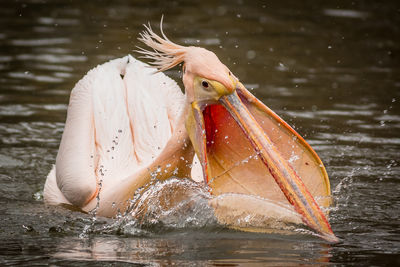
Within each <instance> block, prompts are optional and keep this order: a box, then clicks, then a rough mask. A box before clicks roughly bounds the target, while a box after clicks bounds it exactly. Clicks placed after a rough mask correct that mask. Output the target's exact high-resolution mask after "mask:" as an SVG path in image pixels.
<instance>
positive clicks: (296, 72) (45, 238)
mask: <svg viewBox="0 0 400 267" xmlns="http://www.w3.org/2000/svg"><path fill="white" fill-rule="evenodd" d="M216 2H217V1H208V0H202V1H122V0H121V1H75V0H72V1H67V0H53V1H45V0H31V1H11V0H1V1H0V214H1V215H0V216H1V221H0V240H2V241H1V242H0V265H3V266H6V265H29V266H33V265H43V264H53V265H55V266H57V265H63V266H65V265H67V266H79V265H81V266H95V265H101V266H108V265H110V266H113V265H122V264H124V263H126V264H127V263H134V264H137V265H150V266H153V265H154V266H159V265H166V266H169V265H173V264H175V265H179V266H182V265H183V266H193V265H199V266H203V265H211V266H236V265H244V266H246V265H251V266H253V265H256V266H257V265H259V266H264V265H282V266H286V265H291V266H293V265H309V264H317V265H327V264H329V263H333V264H336V265H342V264H345V265H363V266H368V265H391V266H393V265H396V264H397V265H399V264H400V257H399V252H400V194H399V189H400V165H399V164H400V161H399V156H400V105H399V102H400V5H399V4H398V1H385V3H384V4H383V3H381V1H357V2H354V3H352V2H350V1H325V2H321V1H310V0H307V1H287V2H285V3H284V2H282V1H275V2H271V1H219V2H218V3H216ZM162 14H164V16H165V17H164V31H165V32H166V33H167V35H168V36H169V38H170V39H171V40H173V41H175V42H177V43H181V44H186V45H199V46H203V47H205V48H207V49H210V50H212V51H214V52H215V53H216V54H217V55H218V56H219V58H220V59H221V61H222V62H224V63H225V64H226V65H227V66H228V67H229V68H230V69H231V70H232V72H233V73H234V74H235V75H236V76H238V77H239V78H240V80H241V81H242V82H244V83H245V85H246V86H247V87H248V88H252V89H253V90H252V92H253V93H254V94H255V95H256V96H257V97H258V98H260V99H261V100H262V101H263V102H264V103H266V104H267V105H268V106H269V107H271V108H272V109H273V110H274V111H275V112H276V113H278V114H279V115H280V116H281V117H283V118H284V119H285V120H286V121H287V122H288V123H289V124H291V125H293V126H294V127H295V128H296V130H297V131H298V132H299V133H300V134H302V135H303V136H304V137H305V139H306V140H307V141H308V142H309V143H310V144H311V145H312V146H313V147H314V149H315V150H316V151H317V153H318V154H319V155H320V157H321V159H322V160H323V162H324V163H325V165H326V168H327V171H328V173H329V175H330V179H331V186H332V192H333V196H334V205H333V207H332V209H331V212H330V222H331V224H332V228H333V230H334V232H335V234H336V235H337V236H338V237H339V238H340V239H341V242H340V243H338V244H328V243H326V242H325V241H323V240H320V239H318V238H315V237H312V236H309V235H304V234H302V235H301V234H296V235H280V234H254V233H243V232H236V231H232V230H228V229H224V228H223V227H220V226H218V225H216V224H215V223H214V222H213V221H212V219H210V218H209V217H208V215H209V214H208V212H207V210H203V211H201V210H200V211H199V213H198V214H197V215H195V219H194V223H193V221H192V223H188V220H187V219H188V218H187V217H186V218H181V219H182V221H180V220H179V219H180V218H176V217H175V218H172V222H171V221H170V222H162V221H159V222H158V223H155V224H153V225H149V226H147V227H142V228H137V227H136V226H135V225H132V224H131V223H130V222H129V220H127V218H120V219H105V218H97V219H96V220H95V219H94V218H93V217H92V216H91V215H86V214H82V213H79V212H73V211H70V210H67V209H64V208H62V207H46V206H45V205H44V204H43V197H42V189H43V185H44V182H45V179H46V175H47V173H48V172H49V170H50V169H51V166H52V164H54V162H55V156H56V153H57V149H58V145H59V142H60V139H61V134H62V132H63V127H64V121H65V117H66V111H67V104H68V99H69V93H70V90H71V89H72V88H73V86H74V84H75V83H76V82H77V81H78V80H79V79H80V78H81V77H82V76H83V75H84V74H85V73H86V72H87V71H88V70H89V69H91V68H93V67H94V66H96V65H97V64H101V63H103V62H105V61H107V60H109V59H113V58H117V57H121V56H124V55H126V54H133V56H135V55H136V54H135V52H134V51H133V50H134V49H135V46H136V45H138V41H137V37H138V33H139V32H140V31H141V30H143V26H142V24H143V23H147V22H151V23H152V25H153V26H154V28H155V29H158V27H157V25H158V22H159V20H160V18H161V15H162ZM167 74H168V75H169V76H171V77H172V78H174V79H175V80H179V79H180V73H179V71H178V69H174V70H172V71H168V72H167ZM199 207H200V205H199V206H198V208H199ZM189 215H190V214H189ZM189 215H188V216H189ZM191 215H193V214H191ZM191 215H190V216H191ZM175 216H178V215H175ZM196 216H197V217H196ZM178 217H179V216H178ZM170 219H171V218H170Z"/></svg>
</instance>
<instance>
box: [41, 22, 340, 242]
mask: <svg viewBox="0 0 400 267" xmlns="http://www.w3.org/2000/svg"><path fill="white" fill-rule="evenodd" d="M161 33H162V37H161V36H159V35H157V34H155V33H154V32H153V31H152V29H151V28H150V27H146V30H145V31H144V32H143V33H142V34H141V38H140V40H141V41H142V42H143V43H145V44H146V45H148V46H149V47H150V48H152V51H147V50H145V49H141V50H140V52H141V53H142V54H144V56H145V57H147V58H149V59H151V60H153V62H152V64H153V65H154V67H156V68H157V70H158V71H157V72H156V73H155V72H154V69H151V68H149V66H148V65H146V64H144V63H142V62H140V61H138V60H136V59H134V58H133V57H131V56H126V57H124V58H121V59H115V60H112V61H110V62H108V63H105V64H103V65H100V66H97V67H96V68H94V69H93V70H91V71H89V72H88V73H87V75H86V76H85V77H84V78H83V79H81V80H80V81H79V82H78V83H77V84H76V86H75V88H74V89H73V90H72V92H71V98H70V103H69V106H68V114H67V120H66V124H65V129H64V133H63V136H62V140H61V144H60V148H59V151H58V154H57V159H56V164H55V166H54V167H53V169H52V170H51V172H50V174H49V175H48V177H47V180H46V184H45V188H44V199H45V202H46V203H48V204H54V205H57V204H62V203H65V204H70V205H73V206H76V207H79V208H80V209H82V210H84V211H90V210H92V209H94V208H95V207H96V204H98V205H99V206H98V210H97V214H98V215H101V216H108V217H112V216H114V215H116V213H117V211H118V210H119V211H121V212H123V211H124V210H126V208H127V207H128V206H129V204H130V203H129V200H131V199H132V198H133V196H134V193H135V191H136V190H137V189H138V188H140V187H142V186H145V185H147V184H149V182H150V181H151V178H152V177H154V176H156V177H157V179H167V178H169V177H171V176H173V175H175V176H177V177H192V178H193V179H196V177H202V179H204V182H205V184H207V185H208V186H209V188H210V192H211V193H212V194H213V195H215V196H218V197H216V198H215V199H213V200H212V201H211V206H213V207H214V209H215V214H216V216H217V218H218V219H219V221H220V222H222V223H226V224H228V225H229V223H230V221H232V217H235V215H234V213H235V212H243V211H245V212H248V213H249V214H253V215H255V216H258V215H260V214H261V215H262V214H263V213H265V212H270V211H268V209H270V207H269V208H268V207H266V206H265V205H263V204H262V199H269V200H273V201H275V202H276V203H278V206H277V207H278V208H277V209H275V210H274V211H275V213H277V214H279V213H280V212H279V205H280V204H282V205H286V204H289V203H290V204H291V205H292V206H293V208H294V210H295V211H296V212H297V213H296V214H297V215H298V217H299V218H300V220H301V221H302V222H303V223H304V224H306V225H308V226H309V227H310V228H312V229H314V230H315V231H316V232H317V233H318V234H319V235H320V236H321V237H323V238H324V239H326V240H329V241H337V238H336V237H335V235H334V234H333V232H332V230H331V227H330V225H329V222H328V220H327V219H326V216H325V214H324V213H323V212H322V211H321V209H320V207H319V205H318V204H317V202H316V201H315V199H314V198H315V197H318V198H319V199H320V203H319V204H320V205H322V206H323V207H327V206H328V205H329V196H330V186H329V179H328V176H327V173H326V171H325V168H324V166H323V164H322V162H321V160H320V159H319V157H318V156H317V154H316V153H315V152H314V150H313V149H312V148H311V147H310V146H309V145H308V144H307V143H306V142H305V141H304V139H303V138H302V137H301V136H299V134H298V133H296V132H295V131H294V130H293V129H292V128H291V127H290V126H289V125H288V124H287V123H285V122H284V121H283V120H282V119H281V118H280V117H279V116H277V115H276V114H275V113H274V112H273V111H271V110H270V109H269V108H268V107H266V106H265V105H264V104H263V103H262V102H260V101H259V100H258V99H257V98H255V97H254V96H253V95H252V94H251V93H250V92H249V91H248V90H247V89H246V88H245V87H244V86H243V84H242V83H241V82H240V81H239V80H238V78H236V77H235V76H234V75H233V74H232V73H231V71H230V70H229V69H228V68H227V67H226V66H225V65H224V64H223V63H221V62H220V60H219V59H218V58H217V56H216V55H215V54H214V53H213V52H210V51H208V50H206V49H204V48H200V47H193V46H191V47H185V46H181V45H177V44H175V43H173V42H171V41H170V40H169V39H168V38H167V37H166V36H165V35H164V33H163V32H162V28H161ZM180 63H183V84H184V87H185V94H184V95H183V94H182V93H181V90H180V88H179V87H178V86H177V84H176V83H175V82H174V81H173V80H171V79H170V78H168V77H167V76H165V75H164V74H163V73H162V71H165V70H168V69H170V68H172V67H174V66H176V65H178V64H180ZM192 162H198V163H200V164H197V166H201V167H199V168H193V169H191V163H192ZM98 195H99V197H97V196H98ZM220 196H225V197H224V198H219V197H220ZM98 201H99V203H97V202H98ZM283 216H286V215H283ZM232 226H233V227H236V228H241V229H244V230H249V231H262V229H257V227H255V228H254V227H253V228H251V227H248V229H246V228H247V227H246V226H243V225H232Z"/></svg>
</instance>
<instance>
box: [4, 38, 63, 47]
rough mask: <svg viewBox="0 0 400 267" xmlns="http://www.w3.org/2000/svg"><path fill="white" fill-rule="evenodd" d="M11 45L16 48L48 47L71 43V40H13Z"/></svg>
mask: <svg viewBox="0 0 400 267" xmlns="http://www.w3.org/2000/svg"><path fill="white" fill-rule="evenodd" d="M10 43H11V44H12V45H15V46H46V45H57V44H68V43H71V40H70V39H69V38H45V39H19V40H11V41H10Z"/></svg>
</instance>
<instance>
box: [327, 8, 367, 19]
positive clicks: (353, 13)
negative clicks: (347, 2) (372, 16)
mask: <svg viewBox="0 0 400 267" xmlns="http://www.w3.org/2000/svg"><path fill="white" fill-rule="evenodd" d="M323 13H324V14H325V15H327V16H331V17H341V18H353V19H364V18H366V17H368V16H369V14H368V13H367V12H362V11H357V10H351V9H324V10H323Z"/></svg>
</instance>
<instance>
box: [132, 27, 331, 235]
mask: <svg viewBox="0 0 400 267" xmlns="http://www.w3.org/2000/svg"><path fill="white" fill-rule="evenodd" d="M145 27H146V30H145V31H144V32H143V33H142V34H141V37H140V38H139V40H141V41H142V42H144V43H145V44H146V45H147V46H149V47H150V48H152V49H153V51H148V50H145V49H142V48H140V50H139V52H141V53H142V54H143V55H144V57H145V58H148V59H151V60H152V62H151V64H153V65H154V66H155V67H156V68H157V71H165V70H167V69H170V68H172V67H174V66H176V65H178V64H180V63H183V77H182V78H183V83H184V86H185V94H186V112H187V117H186V122H185V125H186V130H187V132H188V135H189V137H190V140H191V143H192V145H193V147H194V150H195V152H196V155H197V157H198V158H199V160H200V162H201V166H202V170H203V177H204V181H205V183H206V184H208V185H209V186H210V191H211V193H212V194H214V195H221V194H223V193H238V194H247V195H254V196H258V197H263V198H269V199H273V200H277V201H279V202H286V203H287V202H288V203H290V204H291V205H292V206H293V207H294V209H295V211H296V212H297V213H299V214H300V215H301V217H302V220H303V222H304V223H305V224H306V225H308V226H309V227H310V228H312V229H314V230H315V231H316V232H317V233H318V234H319V235H320V236H322V237H323V238H325V239H326V240H329V241H337V238H336V237H335V235H334V234H333V232H332V230H331V227H330V225H329V222H328V220H327V218H326V216H325V214H324V212H322V210H321V208H320V205H321V206H325V207H326V206H327V205H329V203H328V202H329V201H328V200H326V199H325V200H322V201H321V202H320V203H319V204H317V202H316V201H315V199H314V197H313V196H320V197H322V199H324V197H329V195H330V188H329V180H328V176H327V174H326V171H325V168H324V167H323V165H322V162H321V160H320V159H319V157H318V156H317V154H316V153H315V152H314V150H312V148H311V147H310V146H309V145H308V144H307V143H306V142H305V141H304V139H303V138H301V136H299V135H298V134H297V133H296V132H295V131H294V130H293V129H292V128H291V127H290V126H289V125H287V124H286V123H285V122H284V121H283V120H282V119H281V118H279V117H278V116H277V115H276V114H275V113H274V112H272V111H271V110H270V109H269V108H268V107H266V106H265V105H264V104H263V103H261V102H260V101H259V100H258V99H257V98H255V97H254V96H253V95H252V94H251V93H250V92H249V91H248V90H247V89H246V88H245V87H244V86H243V84H242V83H241V82H240V81H239V80H238V78H236V77H235V76H234V75H233V73H232V72H231V71H230V70H229V69H228V68H227V67H226V66H225V65H224V64H223V63H222V62H221V61H220V60H219V59H218V57H217V56H216V55H215V54H214V53H213V52H211V51H208V50H206V49H204V48H200V47H193V46H190V47H185V46H181V45H177V44H175V43H173V42H171V41H170V40H169V39H168V38H167V37H166V36H165V34H164V33H163V31H162V25H161V36H159V35H157V34H155V33H154V32H153V31H152V29H151V27H150V26H145ZM291 157H292V159H297V158H298V159H299V160H297V161H296V160H294V161H295V162H293V160H292V163H291V160H290V158H291ZM296 157H297V158H296ZM240 161H246V162H248V164H247V165H242V166H239V165H238V164H237V162H240ZM321 166H322V167H321Z"/></svg>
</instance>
